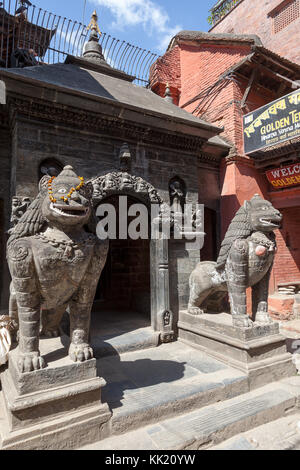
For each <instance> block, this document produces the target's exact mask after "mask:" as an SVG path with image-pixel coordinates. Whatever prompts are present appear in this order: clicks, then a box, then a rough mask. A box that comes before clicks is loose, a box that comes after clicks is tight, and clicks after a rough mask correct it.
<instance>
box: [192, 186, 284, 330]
mask: <svg viewBox="0 0 300 470" xmlns="http://www.w3.org/2000/svg"><path fill="white" fill-rule="evenodd" d="M281 220H282V215H281V214H280V212H279V211H278V210H276V209H275V208H274V207H273V206H272V204H271V203H270V202H268V201H265V200H264V199H262V198H261V197H260V196H259V195H258V194H256V195H255V196H254V197H253V198H252V199H251V201H245V203H244V205H243V206H242V207H241V208H240V209H239V211H238V212H237V214H236V215H235V217H234V219H233V220H232V222H231V224H230V226H229V229H228V231H227V233H226V235H225V238H224V241H223V243H222V246H221V250H220V254H219V257H218V260H217V262H216V263H214V262H210V261H205V262H202V263H199V264H198V266H197V267H196V269H195V270H194V271H193V273H192V274H191V277H190V299H189V305H188V311H189V313H192V314H201V313H203V305H205V302H206V300H207V299H208V298H209V297H211V296H212V295H213V294H216V293H218V294H219V293H220V292H222V291H223V292H224V295H226V292H228V293H229V300H230V306H231V313H232V318H233V324H234V325H236V326H240V327H250V326H252V320H251V319H250V317H249V316H248V315H247V301H246V289H247V288H248V287H252V310H253V316H254V317H253V320H254V321H256V322H259V323H269V322H271V321H272V320H271V318H270V317H269V314H268V288H269V277H270V273H271V269H272V265H273V261H274V256H275V252H276V241H275V234H274V230H275V229H278V228H279V227H280V224H281Z"/></svg>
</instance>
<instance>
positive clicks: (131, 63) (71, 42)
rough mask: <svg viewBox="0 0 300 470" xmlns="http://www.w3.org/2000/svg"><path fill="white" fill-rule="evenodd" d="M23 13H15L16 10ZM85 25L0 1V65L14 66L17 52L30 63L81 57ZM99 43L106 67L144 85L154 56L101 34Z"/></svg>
mask: <svg viewBox="0 0 300 470" xmlns="http://www.w3.org/2000/svg"><path fill="white" fill-rule="evenodd" d="M20 9H21V10H23V11H21V12H19V13H18V10H20ZM88 37H89V31H88V30H87V27H86V25H84V24H83V23H81V22H78V21H73V20H70V19H67V18H65V17H62V16H59V15H56V14H54V13H51V12H49V11H47V10H43V9H42V8H39V7H37V6H35V5H30V6H28V5H27V4H26V2H20V1H18V0H3V1H2V2H0V66H1V67H12V66H16V60H17V59H18V53H20V51H23V52H24V53H27V56H28V59H29V60H30V59H32V60H33V63H34V62H35V61H36V62H38V63H46V64H54V63H58V62H64V61H65V59H66V57H67V55H74V56H81V55H82V53H83V50H84V46H85V44H86V42H87V40H88ZM99 42H100V44H101V46H102V49H103V55H104V57H105V59H106V61H107V63H108V64H109V65H111V66H112V67H114V68H117V69H119V70H122V71H123V72H126V73H128V74H129V75H133V76H135V77H136V80H135V82H136V83H137V84H139V85H144V86H147V85H148V83H149V70H150V67H151V65H152V64H153V63H154V62H155V61H156V60H157V59H158V57H159V56H158V55H157V54H155V53H153V52H151V51H148V50H146V49H143V48H141V47H138V46H134V45H133V44H130V43H129V42H127V41H122V40H120V39H117V38H115V37H113V36H111V35H110V34H107V33H102V35H101V36H100V39H99Z"/></svg>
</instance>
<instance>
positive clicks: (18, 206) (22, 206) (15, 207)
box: [8, 196, 31, 234]
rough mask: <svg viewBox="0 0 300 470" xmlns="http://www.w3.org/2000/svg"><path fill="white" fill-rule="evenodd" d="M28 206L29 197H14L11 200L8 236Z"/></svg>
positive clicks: (29, 202)
mask: <svg viewBox="0 0 300 470" xmlns="http://www.w3.org/2000/svg"><path fill="white" fill-rule="evenodd" d="M30 204H31V199H30V198H29V197H18V196H14V197H13V198H12V205H11V217H10V225H11V229H10V230H9V231H8V233H9V234H11V233H12V230H13V228H14V227H15V226H16V225H17V223H18V222H19V220H20V219H21V217H22V215H23V214H25V212H26V211H27V209H28V207H29V206H30Z"/></svg>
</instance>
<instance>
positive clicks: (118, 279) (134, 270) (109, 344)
mask: <svg viewBox="0 0 300 470" xmlns="http://www.w3.org/2000/svg"><path fill="white" fill-rule="evenodd" d="M137 203H140V201H138V200H137V199H135V198H134V197H131V196H130V197H129V196H128V197H127V207H128V209H129V208H130V207H131V206H132V205H133V204H137ZM103 204H112V205H113V206H114V208H115V210H116V216H117V217H116V220H117V227H116V228H117V239H116V240H110V242H109V251H108V256H107V260H106V264H105V267H104V269H103V271H102V274H101V277H100V280H99V283H98V287H97V292H96V296H95V301H94V305H93V313H92V329H91V331H92V332H93V336H94V341H93V343H94V344H93V347H94V349H95V343H96V350H97V352H98V355H108V354H112V353H113V352H114V351H113V349H115V350H116V352H123V351H126V350H132V347H133V345H134V346H135V347H137V348H138V347H142V346H143V343H144V344H145V345H146V347H149V342H150V345H156V344H154V343H156V342H157V334H155V333H154V332H153V330H152V329H151V295H150V292H151V287H150V240H149V239H148V240H143V239H138V240H132V239H129V238H128V239H125V240H124V239H120V238H119V236H118V234H119V196H111V197H109V198H107V199H106V200H104V201H103ZM133 219H134V217H129V216H128V225H129V224H130V222H131V221H132V220H133ZM138 343H140V344H138Z"/></svg>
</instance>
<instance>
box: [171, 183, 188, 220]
mask: <svg viewBox="0 0 300 470" xmlns="http://www.w3.org/2000/svg"><path fill="white" fill-rule="evenodd" d="M169 193H170V202H171V209H172V212H173V213H174V214H176V213H181V214H183V212H184V204H185V194H186V191H185V184H184V182H183V181H182V180H181V179H180V178H177V177H175V178H173V179H172V180H171V181H170V184H169Z"/></svg>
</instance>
